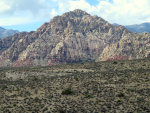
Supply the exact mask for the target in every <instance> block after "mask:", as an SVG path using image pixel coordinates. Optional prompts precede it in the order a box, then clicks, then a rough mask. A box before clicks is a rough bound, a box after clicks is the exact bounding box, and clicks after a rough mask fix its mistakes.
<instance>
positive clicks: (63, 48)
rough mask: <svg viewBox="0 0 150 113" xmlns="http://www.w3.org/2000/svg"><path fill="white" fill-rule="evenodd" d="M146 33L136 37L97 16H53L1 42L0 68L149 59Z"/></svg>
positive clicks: (78, 12)
mask: <svg viewBox="0 0 150 113" xmlns="http://www.w3.org/2000/svg"><path fill="white" fill-rule="evenodd" d="M149 41H150V35H149V34H146V33H145V34H136V33H132V32H130V31H128V30H127V29H125V28H124V27H123V26H114V25H111V24H109V23H108V22H107V21H105V20H104V19H102V18H100V17H98V16H91V15H89V14H88V13H86V12H84V11H82V10H74V11H71V12H68V13H65V14H63V15H62V16H56V17H54V18H53V19H52V20H51V21H50V22H49V23H45V24H43V25H42V26H41V27H40V28H39V29H38V30H37V31H35V32H29V33H27V32H23V33H19V34H15V35H13V36H11V37H8V38H5V39H3V40H0V62H1V63H0V65H1V66H34V65H53V64H56V63H70V62H80V61H91V60H92V61H93V60H97V61H99V60H108V59H109V58H110V57H116V56H121V57H123V58H126V57H129V58H131V59H133V58H142V57H148V56H149V54H150V52H149V50H148V47H149Z"/></svg>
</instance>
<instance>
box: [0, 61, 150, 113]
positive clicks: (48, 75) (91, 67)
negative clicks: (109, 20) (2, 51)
mask: <svg viewBox="0 0 150 113" xmlns="http://www.w3.org/2000/svg"><path fill="white" fill-rule="evenodd" d="M0 92H1V93H0V103H1V105H0V111H1V112H3V113H9V112H13V113H15V112H17V113H20V112H24V113H25V112H26V113H33V112H36V113H38V112H39V113H48V112H50V113H150V59H142V60H132V61H107V62H97V63H95V62H89V63H75V64H67V65H57V66H47V67H26V68H25V67H20V68H0Z"/></svg>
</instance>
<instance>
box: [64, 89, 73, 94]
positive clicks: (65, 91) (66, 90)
mask: <svg viewBox="0 0 150 113" xmlns="http://www.w3.org/2000/svg"><path fill="white" fill-rule="evenodd" d="M72 94H73V91H72V90H71V88H67V89H65V90H63V91H62V95H72Z"/></svg>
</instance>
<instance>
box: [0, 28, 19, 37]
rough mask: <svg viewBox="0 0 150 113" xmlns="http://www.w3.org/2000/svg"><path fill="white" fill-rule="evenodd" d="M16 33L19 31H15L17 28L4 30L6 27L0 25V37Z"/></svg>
mask: <svg viewBox="0 0 150 113" xmlns="http://www.w3.org/2000/svg"><path fill="white" fill-rule="evenodd" d="M16 33H19V31H17V30H6V29H4V28H2V27H0V39H2V38H6V37H8V36H12V35H14V34H16Z"/></svg>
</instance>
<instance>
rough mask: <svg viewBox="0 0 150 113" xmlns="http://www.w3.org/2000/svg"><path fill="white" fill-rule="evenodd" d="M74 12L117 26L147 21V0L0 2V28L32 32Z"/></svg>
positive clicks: (149, 9) (149, 3) (149, 16)
mask: <svg viewBox="0 0 150 113" xmlns="http://www.w3.org/2000/svg"><path fill="white" fill-rule="evenodd" d="M74 9H82V10H84V11H87V12H88V13H90V14H91V15H98V16H100V17H102V18H104V19H105V20H107V21H109V22H110V23H118V24H121V25H131V24H138V23H143V22H150V0H0V26H5V27H6V28H14V29H18V30H20V31H23V30H25V31H30V30H35V29H36V28H37V27H39V26H40V25H41V24H42V23H44V22H48V21H49V20H50V19H51V18H53V17H54V16H56V15H61V14H63V13H64V12H67V11H72V10H74Z"/></svg>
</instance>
